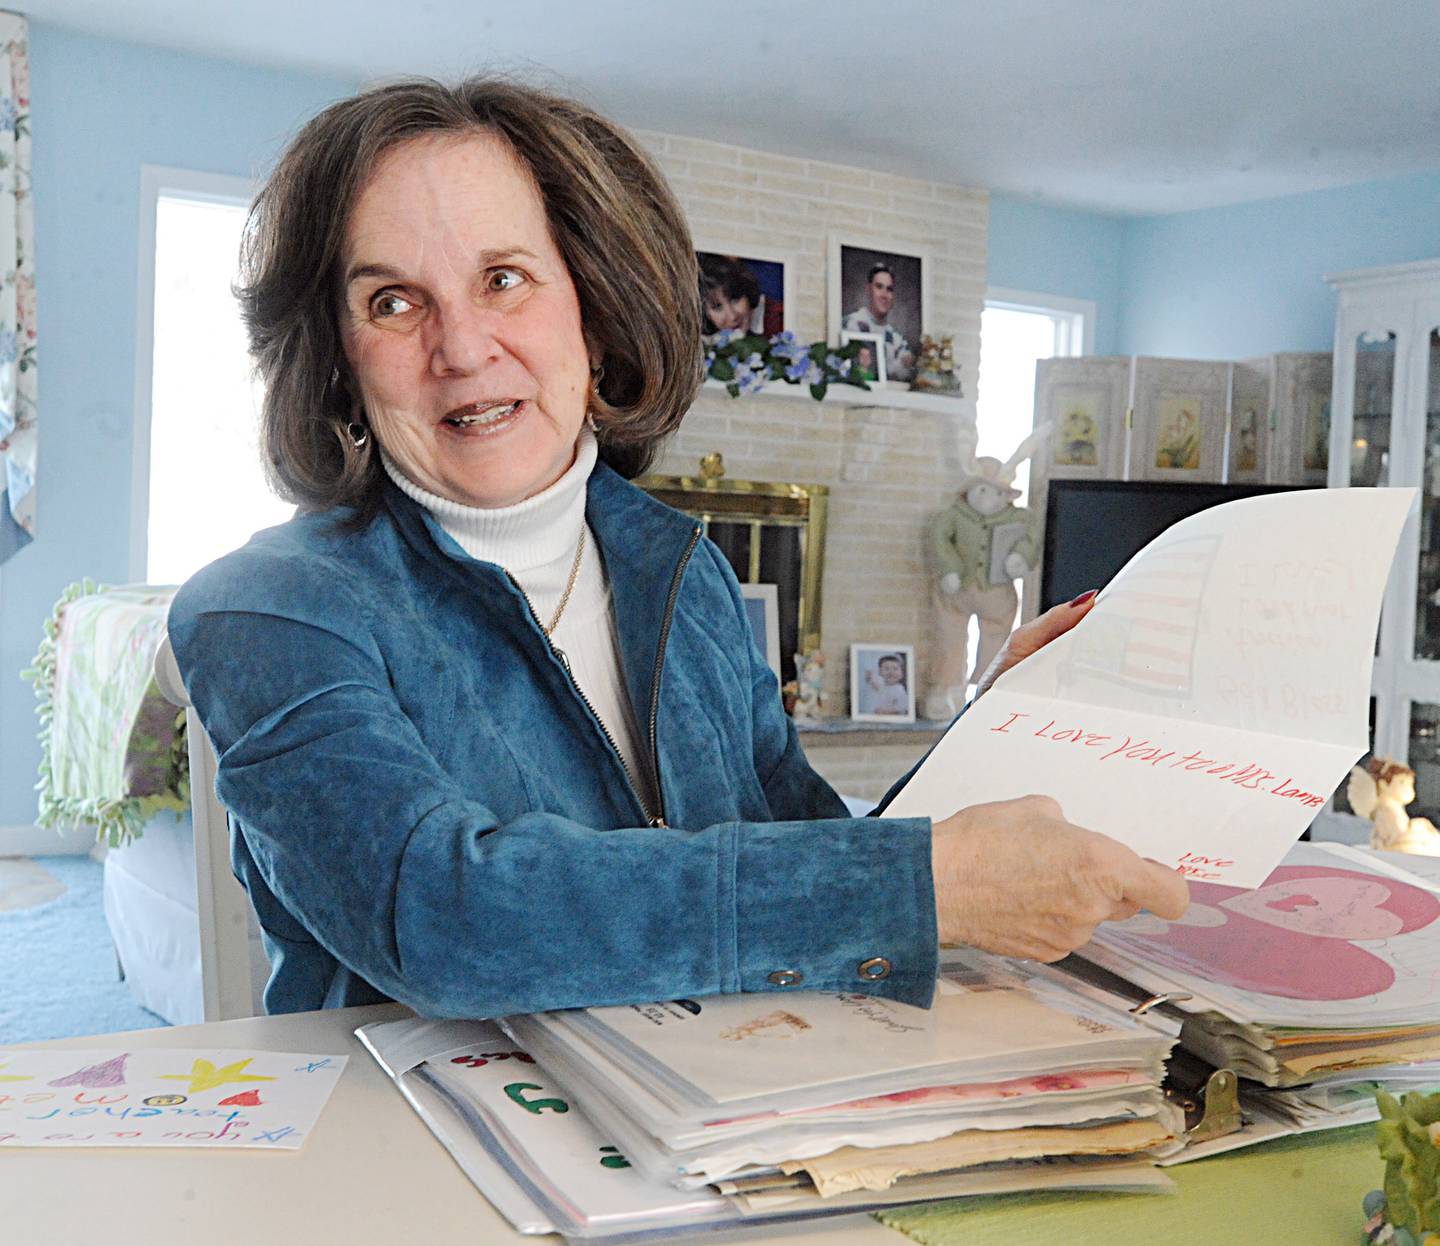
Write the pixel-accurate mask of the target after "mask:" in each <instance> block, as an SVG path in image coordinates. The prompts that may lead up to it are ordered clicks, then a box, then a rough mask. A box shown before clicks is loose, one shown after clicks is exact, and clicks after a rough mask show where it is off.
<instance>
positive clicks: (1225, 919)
mask: <svg viewBox="0 0 1440 1246" xmlns="http://www.w3.org/2000/svg"><path fill="white" fill-rule="evenodd" d="M1080 955H1082V956H1084V957H1085V958H1087V959H1093V960H1096V961H1097V962H1098V963H1100V964H1102V965H1104V966H1106V967H1107V968H1109V969H1112V970H1114V971H1115V972H1117V973H1122V974H1128V973H1129V972H1130V968H1129V967H1130V966H1132V965H1143V966H1145V967H1146V968H1147V969H1148V970H1150V971H1151V973H1153V974H1154V975H1156V976H1158V977H1160V978H1163V979H1164V981H1165V982H1166V984H1167V985H1171V986H1174V987H1178V988H1179V989H1181V990H1193V991H1195V992H1196V993H1197V994H1199V993H1201V992H1203V994H1204V995H1205V996H1206V997H1208V999H1209V1000H1210V1001H1213V1003H1214V1004H1215V1005H1216V1006H1218V1008H1219V1009H1220V1010H1221V1011H1222V1012H1223V1013H1224V1014H1225V1015H1226V1016H1229V1017H1232V1018H1234V1019H1235V1020H1237V1021H1241V1022H1252V1023H1257V1024H1262V1025H1275V1026H1299V1027H1305V1028H1314V1027H1322V1026H1323V1027H1327V1028H1340V1027H1343V1028H1354V1029H1360V1030H1370V1029H1372V1028H1374V1027H1376V1026H1380V1025H1410V1026H1413V1025H1419V1024H1422V1023H1425V1022H1430V1021H1434V1020H1437V1019H1440V895H1437V894H1436V892H1435V891H1434V890H1433V889H1432V888H1431V887H1430V886H1428V885H1427V884H1425V883H1423V882H1420V881H1419V880H1418V879H1417V880H1411V881H1405V880H1404V878H1403V872H1402V871H1399V870H1397V869H1396V868H1395V867H1393V866H1391V865H1389V864H1388V863H1376V864H1372V865H1370V866H1366V865H1364V864H1362V863H1361V862H1360V861H1351V860H1350V859H1348V858H1347V857H1346V856H1342V855H1338V854H1336V853H1333V852H1331V851H1328V850H1327V848H1326V847H1325V846H1323V845H1319V844H1296V845H1295V846H1294V847H1293V848H1292V849H1291V850H1290V852H1289V853H1288V854H1287V855H1286V858H1285V862H1284V864H1283V865H1281V866H1279V867H1277V868H1276V869H1275V870H1274V872H1273V873H1272V874H1271V875H1270V876H1269V877H1268V878H1267V879H1266V880H1265V882H1264V885H1263V886H1261V887H1260V888H1259V889H1258V890H1253V891H1252V890H1244V889H1241V888H1237V887H1228V886H1220V885H1218V884H1213V883H1197V884H1192V886H1191V902H1190V908H1189V911H1188V912H1186V914H1185V916H1184V917H1183V918H1181V920H1180V921H1178V922H1166V921H1162V920H1161V919H1160V918H1158V917H1155V916H1154V915H1153V914H1149V913H1142V914H1139V915H1137V916H1135V917H1132V918H1131V919H1130V920H1129V921H1124V922H1112V923H1107V924H1105V925H1104V926H1102V927H1100V929H1099V930H1097V931H1096V933H1095V937H1094V939H1093V940H1092V942H1091V943H1090V944H1087V945H1086V947H1084V948H1082V949H1081V952H1080ZM1147 985H1149V983H1147ZM1184 1006H1185V1007H1193V1005H1184Z"/></svg>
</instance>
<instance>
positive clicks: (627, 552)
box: [382, 461, 699, 728]
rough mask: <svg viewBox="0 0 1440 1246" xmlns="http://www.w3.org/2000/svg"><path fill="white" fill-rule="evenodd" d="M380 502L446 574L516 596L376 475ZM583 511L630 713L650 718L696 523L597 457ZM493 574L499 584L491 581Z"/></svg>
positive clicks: (495, 571)
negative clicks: (669, 616)
mask: <svg viewBox="0 0 1440 1246" xmlns="http://www.w3.org/2000/svg"><path fill="white" fill-rule="evenodd" d="M382 487H383V489H384V502H385V508H386V510H387V511H388V512H389V514H390V515H391V516H392V517H393V519H394V522H395V525H396V527H397V528H398V529H399V530H400V533H401V535H402V536H403V537H404V539H405V541H406V543H407V544H408V545H409V546H410V547H411V548H412V549H413V550H415V551H416V552H417V553H418V554H419V555H420V556H421V557H423V558H424V559H425V560H426V561H427V562H429V563H431V564H432V565H434V566H436V567H437V568H439V569H441V570H442V571H443V572H444V573H446V574H449V575H459V576H461V577H464V578H466V579H472V580H473V579H474V578H477V577H478V578H482V579H484V580H485V581H486V584H487V587H490V586H492V585H493V586H497V587H502V588H503V589H505V590H507V591H508V592H510V593H513V594H514V595H515V596H516V597H517V598H519V597H520V594H519V591H518V590H517V589H514V587H513V586H512V585H511V584H510V580H509V577H508V576H507V575H506V574H505V571H504V569H503V568H501V567H499V566H497V565H496V564H495V563H490V562H481V561H480V560H479V559H476V558H472V557H470V555H469V554H467V553H466V552H465V551H464V550H463V549H461V548H460V546H459V544H458V543H457V542H456V541H455V539H454V538H453V537H452V536H450V534H449V533H448V532H446V531H445V529H444V528H443V527H441V526H440V523H439V522H438V521H437V520H436V519H435V517H434V516H433V515H431V514H430V513H429V511H427V510H426V509H425V508H424V507H423V506H421V505H420V504H419V503H418V502H416V501H415V500H414V499H413V498H411V497H408V496H407V495H406V494H405V493H404V492H402V491H401V490H400V489H399V488H397V487H396V486H395V484H394V483H393V482H392V481H391V480H390V479H389V478H388V477H387V478H386V479H385V480H384V481H383V482H382ZM585 518H586V521H587V522H588V523H589V525H590V530H591V532H593V533H594V534H595V540H596V543H597V544H598V545H599V546H600V551H601V553H602V554H603V556H604V559H605V567H606V571H607V574H608V575H609V578H610V593H611V599H612V601H613V603H614V610H615V626H616V631H617V633H618V635H619V639H620V661H621V666H622V668H623V670H624V672H625V682H626V684H627V685H628V687H629V690H630V697H631V701H632V703H633V705H634V707H635V716H636V718H637V719H639V720H640V722H641V724H642V728H644V727H645V726H646V725H647V724H648V708H649V705H650V699H651V694H652V689H653V682H654V678H655V672H656V670H657V668H658V666H659V663H658V661H657V659H658V657H659V650H660V636H661V633H662V631H663V630H664V625H665V614H666V607H667V604H668V603H669V598H670V587H671V584H672V582H673V580H674V578H675V574H676V572H677V570H678V569H679V568H680V564H681V560H682V559H683V558H684V557H685V552H686V550H687V549H689V548H690V544H691V538H692V536H693V534H694V532H695V530H696V529H697V528H698V527H699V524H698V523H697V522H696V521H695V520H694V519H691V518H690V517H689V516H687V515H683V514H681V513H680V512H679V511H677V510H674V509H673V508H672V507H669V506H666V505H665V504H664V503H663V502H660V501H657V500H656V499H655V498H652V497H651V496H650V495H649V494H648V493H646V492H645V491H644V490H643V489H641V488H639V487H638V486H636V485H634V484H631V483H630V482H629V481H628V480H626V479H625V478H624V477H623V476H621V475H620V474H619V473H618V472H616V471H615V470H614V469H613V468H612V467H610V466H608V465H607V464H606V463H604V462H603V461H602V462H598V463H596V464H595V470H594V471H593V472H592V473H591V474H590V479H589V482H588V483H587V486H586V496H585ZM497 581H498V584H497Z"/></svg>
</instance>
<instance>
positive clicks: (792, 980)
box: [765, 965, 890, 986]
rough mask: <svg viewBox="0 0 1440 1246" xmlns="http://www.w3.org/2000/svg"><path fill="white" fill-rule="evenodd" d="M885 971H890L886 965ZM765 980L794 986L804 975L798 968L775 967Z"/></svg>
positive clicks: (776, 984)
mask: <svg viewBox="0 0 1440 1246" xmlns="http://www.w3.org/2000/svg"><path fill="white" fill-rule="evenodd" d="M885 971H886V973H888V972H889V971H890V970H889V966H888V965H887V966H886V970H885ZM765 980H766V981H767V982H769V983H771V984H772V985H774V986H794V985H795V984H796V983H798V982H804V981H805V975H804V974H803V973H801V972H800V971H799V970H798V969H777V970H776V971H775V972H774V973H772V974H771V975H770V976H769V977H768V978H766V979H765Z"/></svg>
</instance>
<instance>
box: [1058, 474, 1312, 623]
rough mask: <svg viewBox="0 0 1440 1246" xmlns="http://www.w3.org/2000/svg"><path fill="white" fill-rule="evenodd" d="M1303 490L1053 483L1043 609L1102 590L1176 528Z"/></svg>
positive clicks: (1154, 483) (1156, 483) (1156, 482)
mask: <svg viewBox="0 0 1440 1246" xmlns="http://www.w3.org/2000/svg"><path fill="white" fill-rule="evenodd" d="M1304 487H1310V486H1299V485H1215V484H1204V485H1199V484H1176V483H1171V482H1170V481H1165V480H1052V481H1051V482H1050V486H1049V500H1048V505H1047V507H1046V511H1045V552H1044V555H1043V558H1042V561H1041V564H1040V609H1041V610H1048V609H1050V607H1051V606H1057V605H1059V604H1060V603H1061V602H1062V601H1070V600H1071V599H1072V598H1075V597H1078V596H1079V595H1080V594H1081V593H1083V592H1085V590H1086V589H1091V588H1104V587H1105V585H1107V584H1108V583H1109V582H1110V581H1111V579H1113V578H1114V576H1115V573H1116V572H1117V571H1119V570H1120V568H1121V567H1123V566H1124V565H1125V564H1126V563H1127V562H1129V561H1130V558H1131V556H1132V555H1134V554H1136V553H1138V552H1139V551H1140V550H1141V549H1143V548H1144V547H1145V546H1146V545H1147V544H1148V543H1149V542H1150V541H1151V540H1153V539H1154V538H1155V537H1157V536H1159V535H1160V533H1162V532H1164V531H1165V529H1166V528H1168V527H1169V526H1170V525H1171V524H1173V523H1175V522H1176V521H1177V520H1180V519H1184V518H1185V517H1186V516H1187V515H1193V514H1195V513H1196V512H1198V511H1203V510H1207V509H1208V508H1209V507H1211V506H1219V505H1220V503H1222V502H1232V501H1234V500H1235V499H1236V498H1249V497H1255V496H1256V495H1258V494H1261V493H1285V492H1287V491H1289V490H1291V489H1295V488H1304Z"/></svg>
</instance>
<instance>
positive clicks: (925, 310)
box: [826, 234, 930, 383]
mask: <svg viewBox="0 0 1440 1246" xmlns="http://www.w3.org/2000/svg"><path fill="white" fill-rule="evenodd" d="M829 261H830V262H829V271H828V280H827V283H826V286H827V295H828V320H827V323H828V324H829V327H830V338H831V340H832V341H836V342H841V343H842V344H843V341H844V339H843V338H842V336H841V335H842V334H845V333H851V334H854V333H877V334H879V335H880V338H881V340H882V341H883V342H884V343H885V360H884V372H885V378H886V380H887V381H889V382H901V383H908V382H910V381H912V380H914V379H915V359H916V357H917V356H918V355H919V353H920V336H921V334H923V333H925V332H927V331H928V329H929V326H930V263H929V257H928V256H927V255H925V254H924V253H923V252H921V251H919V250H917V249H916V248H914V247H912V246H910V245H908V244H906V243H889V242H886V241H885V240H883V239H877V238H850V237H845V236H841V235H836V234H831V235H830V256H829Z"/></svg>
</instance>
